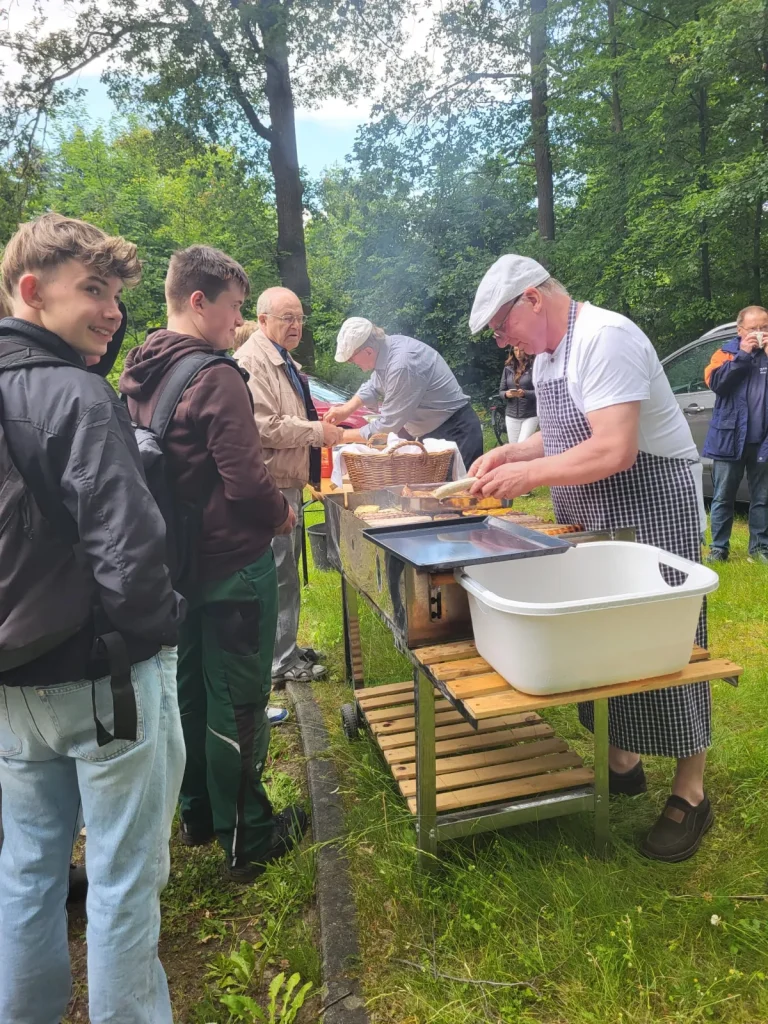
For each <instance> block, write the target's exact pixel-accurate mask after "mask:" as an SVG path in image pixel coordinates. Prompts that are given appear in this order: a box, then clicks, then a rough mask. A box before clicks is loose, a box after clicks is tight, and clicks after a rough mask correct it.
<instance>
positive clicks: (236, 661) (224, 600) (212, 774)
mask: <svg viewBox="0 0 768 1024" xmlns="http://www.w3.org/2000/svg"><path fill="white" fill-rule="evenodd" d="M276 625H277V575H276V573H275V560H274V556H273V554H272V549H271V548H268V549H267V551H266V552H265V554H263V555H262V556H261V558H259V559H258V561H256V562H254V563H253V564H252V565H248V566H246V567H245V568H244V569H241V570H240V571H239V572H236V573H235V574H234V575H233V576H229V577H228V578H227V579H225V580H217V581H215V582H213V583H205V584H202V585H201V586H200V587H198V588H197V590H196V592H195V593H193V594H190V596H189V611H188V614H187V618H186V621H185V622H184V625H183V626H182V629H181V634H180V637H179V668H178V687H179V709H180V711H181V724H182V726H183V728H184V740H185V743H186V747H187V766H186V770H185V772H184V781H183V782H182V786H181V801H180V802H181V817H182V820H183V822H184V824H185V826H186V827H187V828H188V829H189V832H190V833H191V834H192V835H193V836H197V835H200V836H207V835H210V834H211V833H212V832H215V833H216V836H217V838H218V840H219V842H220V843H221V845H222V847H223V849H224V852H225V853H226V854H227V857H228V858H229V863H230V866H231V867H239V866H242V865H244V864H246V863H248V862H249V861H254V860H258V859H259V857H260V855H261V854H263V853H265V852H266V850H267V848H268V846H269V844H270V840H271V839H272V834H273V812H272V805H271V804H270V802H269V797H268V796H267V794H266V791H265V789H264V786H263V784H262V781H261V776H262V772H263V770H264V764H265V762H266V758H267V750H268V748H269V720H268V718H267V701H268V699H269V691H270V687H271V683H272V654H273V650H274V644H275V629H276Z"/></svg>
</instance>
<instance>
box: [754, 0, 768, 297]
mask: <svg viewBox="0 0 768 1024" xmlns="http://www.w3.org/2000/svg"><path fill="white" fill-rule="evenodd" d="M758 52H759V53H760V58H761V61H762V65H763V120H762V126H761V132H760V136H761V138H760V141H761V143H762V147H763V155H764V156H765V154H766V153H768V3H766V4H765V5H764V7H763V31H762V37H761V40H760V47H759V51H758ZM764 202H765V194H764V193H762V192H761V193H759V194H758V196H757V199H756V200H755V222H754V227H753V233H752V273H751V275H750V278H751V281H750V295H749V301H750V302H751V303H753V304H754V305H755V306H762V304H763V298H762V290H763V287H762V284H763V282H762V262H763V240H762V230H763V203H764Z"/></svg>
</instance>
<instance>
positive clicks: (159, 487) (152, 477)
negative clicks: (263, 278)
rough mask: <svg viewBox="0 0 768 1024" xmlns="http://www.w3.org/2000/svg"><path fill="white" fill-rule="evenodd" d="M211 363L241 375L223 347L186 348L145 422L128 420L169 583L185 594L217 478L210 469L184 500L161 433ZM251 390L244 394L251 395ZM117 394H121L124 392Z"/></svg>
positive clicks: (193, 575)
mask: <svg viewBox="0 0 768 1024" xmlns="http://www.w3.org/2000/svg"><path fill="white" fill-rule="evenodd" d="M216 363H224V364H226V365H229V366H232V367H233V368H234V369H235V370H236V371H237V372H238V374H239V375H240V376H241V377H242V376H243V371H242V369H241V368H240V366H239V365H238V364H237V363H236V362H235V360H234V359H232V357H231V356H228V355H226V354H225V353H223V352H221V353H217V354H215V355H212V354H211V353H209V352H190V353H189V354H188V355H185V356H183V357H182V358H181V359H179V361H178V362H177V363H176V364H175V365H174V366H173V368H172V369H171V370H170V371H169V372H168V373H167V374H166V376H165V377H164V379H163V381H162V383H161V384H160V388H161V393H160V397H159V399H158V402H157V405H156V406H155V410H154V412H153V413H152V418H151V420H150V422H149V425H148V426H146V427H143V426H140V425H139V424H137V423H135V422H134V424H133V429H134V433H135V435H136V442H137V444H138V446H139V453H140V455H141V461H142V464H143V466H144V474H145V476H146V478H147V485H148V486H149V489H150V491H151V492H152V497H153V498H154V499H155V501H156V502H157V505H158V507H159V509H160V512H161V513H162V516H163V519H164V520H165V530H166V534H165V536H166V565H167V566H168V570H169V572H170V575H171V581H172V583H173V586H174V589H175V590H177V591H178V592H179V593H180V594H185V593H187V591H188V590H189V588H190V587H191V586H193V585H194V584H195V582H196V581H197V574H198V556H199V549H200V537H201V534H202V528H203V511H204V509H205V506H206V505H207V504H208V501H209V499H210V497H211V494H212V493H213V489H214V487H215V486H216V481H217V479H218V476H217V474H216V473H215V471H212V472H211V479H210V480H209V481H208V482H207V485H206V486H205V487H204V488H203V490H202V493H201V494H200V497H199V498H198V500H197V501H194V502H189V501H183V500H182V499H181V498H179V496H178V495H177V493H176V488H175V487H174V481H173V479H172V477H171V475H170V473H169V471H168V463H167V460H166V457H165V448H164V443H165V435H166V433H167V431H168V427H169V426H170V424H171V421H172V419H173V415H174V413H175V412H176V409H177V407H178V404H179V402H180V401H181V398H182V396H183V394H184V392H185V391H186V390H187V388H188V387H189V385H190V384H191V383H192V381H193V380H194V379H195V377H196V376H197V375H198V373H200V372H201V371H202V370H205V369H207V368H208V367H209V366H213V365H215V364H216ZM250 394H251V393H250V390H248V395H249V397H250ZM122 398H123V399H124V400H125V398H126V396H125V395H123V396H122Z"/></svg>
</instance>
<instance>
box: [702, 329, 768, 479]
mask: <svg viewBox="0 0 768 1024" xmlns="http://www.w3.org/2000/svg"><path fill="white" fill-rule="evenodd" d="M739 344H740V343H739V339H738V338H732V339H731V340H730V341H726V343H725V344H724V345H723V347H722V348H719V349H718V350H717V351H716V352H715V353H714V355H713V356H712V359H711V360H710V363H709V366H708V367H707V368H706V370H705V371H704V380H705V381H706V383H707V385H708V386H709V387H710V388H711V390H712V391H714V392H715V394H716V395H717V398H716V399H715V408H714V410H713V412H712V421H711V423H710V424H709V430H708V432H707V438H706V440H705V442H704V450H703V451H702V455H704V456H706V457H707V458H709V459H722V460H723V461H724V462H737V461H738V460H739V459H740V458H741V457H742V455H743V453H744V445H745V444H746V441H747V416H748V412H747V382H748V381H749V375H750V373H751V371H752V365H753V363H752V356H751V355H749V354H748V353H747V352H742V351H741V349H740V348H739ZM764 380H765V382H766V383H768V375H767V376H766V377H765V378H764ZM765 400H766V402H768V389H766V395H765ZM757 461H758V462H767V461H768V435H766V437H764V438H763V440H762V442H761V444H760V448H759V449H758V453H757Z"/></svg>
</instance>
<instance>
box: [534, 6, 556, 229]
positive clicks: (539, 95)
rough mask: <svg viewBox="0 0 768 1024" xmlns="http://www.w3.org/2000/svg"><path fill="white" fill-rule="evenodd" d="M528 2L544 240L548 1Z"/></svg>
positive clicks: (551, 215)
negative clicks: (529, 7) (529, 6)
mask: <svg viewBox="0 0 768 1024" xmlns="http://www.w3.org/2000/svg"><path fill="white" fill-rule="evenodd" d="M530 4H531V127H532V129H533V159H534V164H535V166H536V198H537V201H538V227H539V235H540V236H541V238H543V239H545V240H546V241H549V242H551V241H554V237H555V190H554V185H553V182H552V153H551V150H550V145H549V112H548V110H547V0H530Z"/></svg>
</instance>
